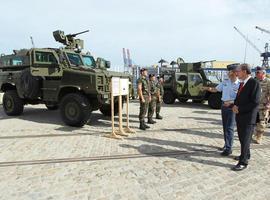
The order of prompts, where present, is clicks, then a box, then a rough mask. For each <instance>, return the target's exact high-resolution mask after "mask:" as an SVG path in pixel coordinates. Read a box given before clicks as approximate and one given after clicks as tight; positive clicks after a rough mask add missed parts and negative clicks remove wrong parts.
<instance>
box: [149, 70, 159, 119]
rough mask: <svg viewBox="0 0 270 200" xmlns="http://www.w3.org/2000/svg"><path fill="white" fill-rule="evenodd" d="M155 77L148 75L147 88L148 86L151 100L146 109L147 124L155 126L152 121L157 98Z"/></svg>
mask: <svg viewBox="0 0 270 200" xmlns="http://www.w3.org/2000/svg"><path fill="white" fill-rule="evenodd" d="M155 81H156V76H155V75H154V74H150V75H149V86H150V95H151V100H150V102H149V107H148V114H147V115H148V122H147V123H148V124H155V123H156V121H154V120H153V115H154V112H155V109H156V103H157V97H158V88H157V87H156V82H155Z"/></svg>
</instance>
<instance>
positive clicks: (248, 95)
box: [232, 64, 261, 171]
mask: <svg viewBox="0 0 270 200" xmlns="http://www.w3.org/2000/svg"><path fill="white" fill-rule="evenodd" d="M237 74H238V78H239V79H240V80H241V83H240V86H239V89H238V93H237V96H236V99H235V101H234V106H233V112H234V113H235V114H236V126H237V132H238V137H239V141H240V145H241V155H240V156H239V158H238V159H239V161H238V163H237V165H235V166H234V167H233V168H232V170H235V171H240V170H243V169H246V168H247V165H248V159H249V158H250V142H251V137H252V133H253V130H254V127H255V124H256V117H257V112H258V106H259V102H260V95H261V87H260V84H259V82H258V81H256V80H255V79H253V78H252V77H251V69H250V67H249V65H248V64H241V65H240V66H239V68H238V70H237Z"/></svg>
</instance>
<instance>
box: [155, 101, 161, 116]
mask: <svg viewBox="0 0 270 200" xmlns="http://www.w3.org/2000/svg"><path fill="white" fill-rule="evenodd" d="M161 104H162V98H161V100H158V99H157V105H156V114H157V115H159V113H160V110H161Z"/></svg>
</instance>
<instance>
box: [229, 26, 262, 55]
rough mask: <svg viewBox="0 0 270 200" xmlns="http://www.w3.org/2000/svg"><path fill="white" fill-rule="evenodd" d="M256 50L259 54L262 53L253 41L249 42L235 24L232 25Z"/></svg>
mask: <svg viewBox="0 0 270 200" xmlns="http://www.w3.org/2000/svg"><path fill="white" fill-rule="evenodd" d="M233 28H234V29H235V30H236V31H237V32H238V33H239V34H240V35H241V36H242V37H243V38H244V39H245V40H246V41H247V42H248V43H249V44H250V45H251V46H252V47H253V48H254V49H255V50H256V51H258V52H259V53H260V54H261V53H262V52H261V50H260V49H259V48H258V47H257V46H256V45H255V44H254V43H253V42H251V41H250V40H249V39H248V37H247V36H245V35H244V34H243V33H242V32H241V31H240V30H239V29H238V28H236V27H235V26H234V27H233Z"/></svg>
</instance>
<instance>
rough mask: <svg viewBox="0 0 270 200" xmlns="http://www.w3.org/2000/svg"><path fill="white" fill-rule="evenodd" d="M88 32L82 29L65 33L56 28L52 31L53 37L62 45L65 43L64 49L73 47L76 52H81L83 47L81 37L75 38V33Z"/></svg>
mask: <svg viewBox="0 0 270 200" xmlns="http://www.w3.org/2000/svg"><path fill="white" fill-rule="evenodd" d="M86 32H89V30H86V31H82V32H79V33H74V34H68V35H65V33H64V31H61V30H57V31H54V32H53V37H54V39H55V40H56V41H57V42H60V43H62V44H64V45H66V47H65V48H66V49H73V50H75V51H77V52H81V50H82V49H83V47H84V45H83V40H81V39H75V37H76V36H77V35H80V34H83V33H86Z"/></svg>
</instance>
